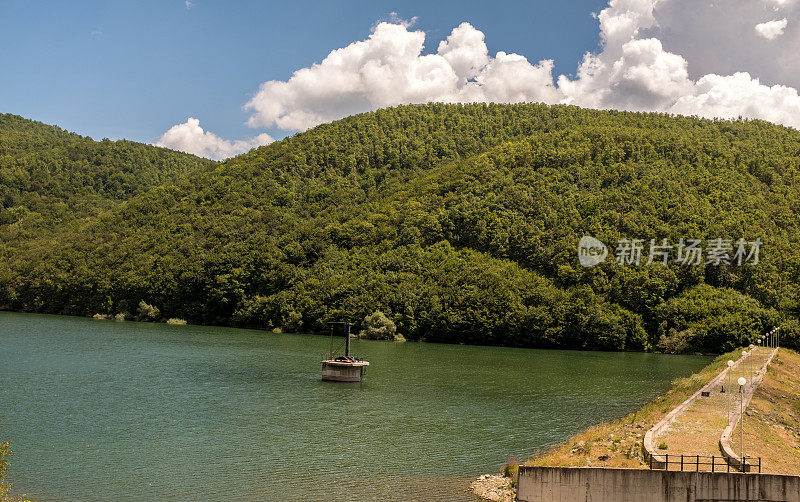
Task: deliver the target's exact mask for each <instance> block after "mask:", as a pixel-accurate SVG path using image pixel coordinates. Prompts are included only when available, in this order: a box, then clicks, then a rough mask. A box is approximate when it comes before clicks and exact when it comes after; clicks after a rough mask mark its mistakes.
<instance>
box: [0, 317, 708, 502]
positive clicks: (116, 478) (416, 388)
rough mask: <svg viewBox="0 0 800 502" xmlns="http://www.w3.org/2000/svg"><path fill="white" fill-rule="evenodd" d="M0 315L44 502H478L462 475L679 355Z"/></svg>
mask: <svg viewBox="0 0 800 502" xmlns="http://www.w3.org/2000/svg"><path fill="white" fill-rule="evenodd" d="M328 346H329V338H328V337H324V336H313V335H287V334H283V335H278V334H272V333H265V332H260V331H249V330H238V329H228V328H212V327H200V326H168V325H165V324H145V323H130V322H128V323H117V322H113V321H95V320H92V319H81V318H70V317H57V316H43V315H28V314H13V313H0V379H1V380H0V381H2V385H0V440H10V441H12V447H13V449H14V452H15V456H14V458H13V462H14V464H13V466H12V467H11V471H10V476H9V477H10V480H11V481H12V482H13V483H14V491H15V492H24V493H27V494H28V495H30V496H33V497H35V498H36V499H38V500H40V501H50V500H80V501H123V500H137V501H148V500H174V501H194V500H242V501H249V500H342V501H345V500H455V501H457V500H474V499H473V498H472V496H471V495H469V494H467V493H465V487H466V484H467V482H468V481H469V480H470V478H472V477H474V476H475V475H478V474H481V473H485V472H493V471H497V470H499V468H500V466H501V465H502V464H503V463H504V462H505V461H506V460H507V459H508V458H509V457H512V456H516V457H519V458H524V457H525V456H526V455H530V454H532V453H534V452H536V451H538V450H540V449H542V448H545V447H547V446H549V445H552V444H554V443H557V442H559V441H561V440H563V439H565V438H567V437H568V436H570V435H572V434H574V433H575V432H578V431H579V430H580V429H582V428H585V427H587V426H589V425H591V424H595V423H597V422H600V421H603V420H608V419H611V418H615V417H619V416H621V415H624V414H625V413H627V412H630V411H632V410H634V409H636V408H637V407H639V406H640V405H642V404H643V403H645V402H646V401H648V400H650V399H651V398H653V397H654V396H656V395H658V394H659V393H661V392H663V391H664V390H665V389H666V388H667V387H668V386H669V382H670V381H671V380H672V379H674V378H676V377H679V376H684V375H687V374H689V373H691V372H693V371H695V370H697V369H699V368H700V367H702V366H704V365H705V364H706V363H707V361H708V359H707V358H701V357H690V356H686V357H683V356H680V357H679V356H662V355H653V354H633V353H631V354H625V353H603V352H570V351H542V350H530V349H511V348H500V347H474V346H455V345H439V344H423V343H405V344H397V343H389V342H376V341H355V342H354V343H353V350H354V353H355V354H356V355H359V356H363V357H365V358H366V359H368V360H369V361H370V362H371V366H370V367H369V370H368V372H367V380H366V381H365V382H363V383H361V384H340V383H331V382H322V381H321V380H320V374H321V368H320V360H321V357H322V356H323V354H325V353H326V352H327V350H328Z"/></svg>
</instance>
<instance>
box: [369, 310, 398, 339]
mask: <svg viewBox="0 0 800 502" xmlns="http://www.w3.org/2000/svg"><path fill="white" fill-rule="evenodd" d="M358 336H359V337H360V338H370V339H373V340H397V341H405V338H404V337H403V336H402V335H398V334H397V326H395V324H394V321H392V320H391V319H389V318H388V317H386V314H384V313H383V312H381V311H380V310H376V311H375V312H373V313H372V314H370V315H368V316H367V317H365V318H364V329H363V330H361V331H360V332H359V334H358Z"/></svg>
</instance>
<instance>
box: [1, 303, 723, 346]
mask: <svg viewBox="0 0 800 502" xmlns="http://www.w3.org/2000/svg"><path fill="white" fill-rule="evenodd" d="M2 313H9V314H23V315H42V316H55V317H67V318H71V319H88V320H92V321H107V322H126V323H137V324H158V325H170V326H197V327H203V328H224V329H237V330H243V331H254V332H258V333H268V334H273V335H313V336H330V333H327V332H318V333H315V332H312V331H282V330H280V329H277V330H276V329H275V328H273V329H260V328H252V327H242V326H229V325H225V324H196V323H193V322H191V321H186V320H184V319H180V320H181V321H186V322H185V323H169V322H167V321H168V319H164V320H163V321H139V320H136V319H124V320H117V319H115V318H114V317H113V316H111V315H110V314H99V315H100V316H101V317H96V316H98V314H94V315H89V314H87V315H72V314H54V313H50V312H36V311H30V310H13V309H9V308H8V306H7V305H0V314H2ZM176 319H177V318H176ZM351 338H352V339H357V340H372V341H377V342H393V343H428V344H434V345H449V346H463V347H499V348H506V349H531V350H546V351H568V352H597V353H609V354H653V355H662V356H683V357H685V356H693V357H718V356H719V355H720V354H718V353H713V352H712V353H704V352H690V353H681V354H672V353H669V352H659V351H648V350H593V349H586V348H571V347H537V346H529V345H493V344H474V343H447V342H438V341H437V342H433V341H428V340H414V339H406V340H405V341H398V340H388V339H384V338H360V337H358V336H355V335H353V336H351Z"/></svg>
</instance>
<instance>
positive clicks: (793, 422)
mask: <svg viewBox="0 0 800 502" xmlns="http://www.w3.org/2000/svg"><path fill="white" fill-rule="evenodd" d="M740 434H741V429H740V428H739V427H738V426H737V428H736V430H735V431H734V433H733V437H732V441H731V445H732V446H733V448H734V450H735V451H737V452H739V451H741V441H740V437H741V436H740ZM744 443H745V454H746V455H747V456H753V457H761V458H762V463H763V465H762V472H769V473H776V474H794V475H800V354H798V353H797V352H794V351H791V350H787V349H780V350H779V351H778V354H777V355H776V356H775V359H773V360H772V363H771V364H770V366H769V369H768V371H767V374H766V375H765V376H764V379H763V381H762V382H761V385H759V386H758V388H757V389H756V392H755V394H754V395H753V399H752V401H750V406H748V408H747V410H746V412H745V420H744Z"/></svg>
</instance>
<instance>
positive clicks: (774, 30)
mask: <svg viewBox="0 0 800 502" xmlns="http://www.w3.org/2000/svg"><path fill="white" fill-rule="evenodd" d="M787 24H788V21H787V20H786V18H783V19H776V20H774V21H767V22H766V23H759V24H757V25H756V28H755V29H756V33H758V35H759V36H762V37H764V38H766V39H767V40H775V39H776V38H777V37H779V36H781V35H783V30H785V29H786V25H787Z"/></svg>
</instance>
